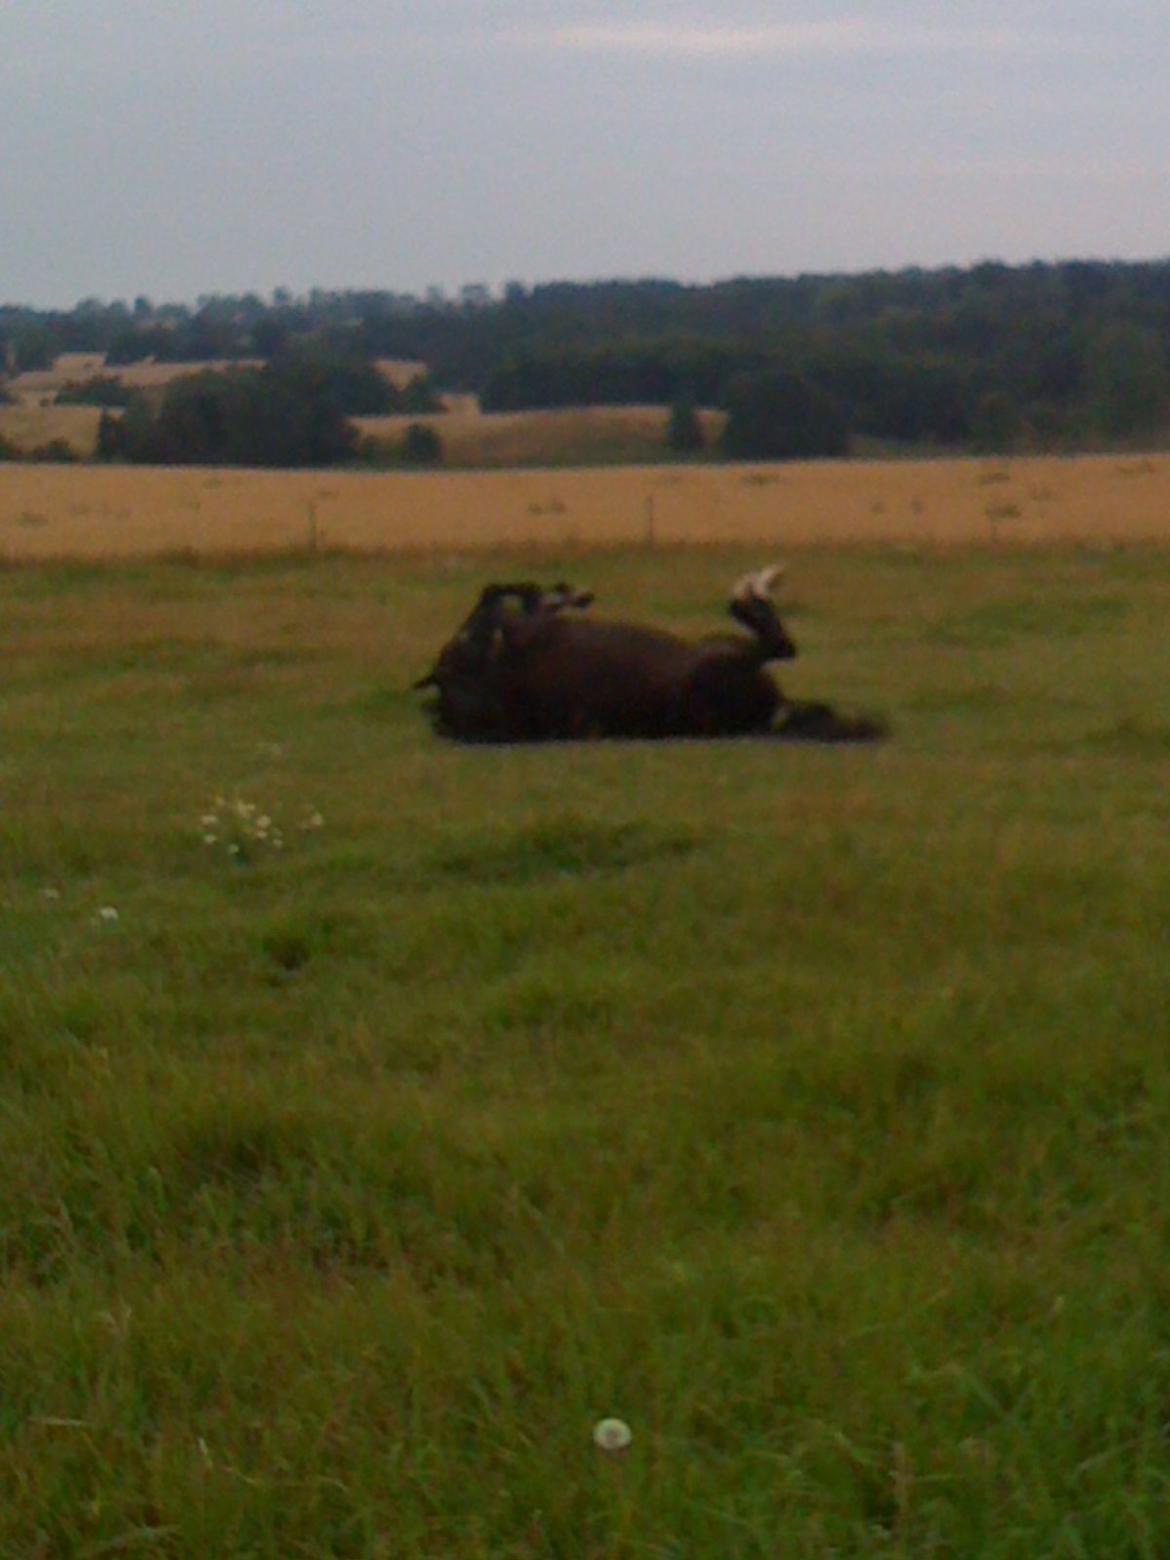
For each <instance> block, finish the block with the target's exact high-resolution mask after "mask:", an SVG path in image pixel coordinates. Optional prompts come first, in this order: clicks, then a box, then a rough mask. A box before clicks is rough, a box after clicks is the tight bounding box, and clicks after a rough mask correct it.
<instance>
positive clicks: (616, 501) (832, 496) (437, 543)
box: [0, 455, 1170, 562]
mask: <svg viewBox="0 0 1170 1560" xmlns="http://www.w3.org/2000/svg"><path fill="white" fill-rule="evenodd" d="M1167 538H1170V456H1161V455H1159V456H1120V455H1109V456H1078V457H1068V458H1056V457H1053V458H1028V459H1014V460H997V459H966V460H939V461H922V462H900V461H890V462H882V461H875V462H869V461H842V462H809V463H801V464H791V465H783V466H777V465H772V466H747V465H696V466H639V467H608V468H601V469H570V470H560V469H557V470H551V469H550V470H534V471H508V472H503V471H501V472H483V471H481V472H433V473H431V472H428V473H415V472H412V473H405V472H403V473H385V472H377V473H374V472H371V473H366V472H350V471H295V472H275V471H241V470H219V469H212V468H167V469H157V468H130V467H124V466H113V467H107V466H53V465H21V464H10V465H5V466H2V467H0V559H3V560H7V561H14V562H15V561H20V560H24V559H38V558H42V559H47V558H55V557H56V558H61V557H74V558H92V559H100V558H115V557H133V556H151V555H160V554H168V553H177V552H190V553H195V554H230V553H237V552H239V553H256V552H280V551H287V550H290V549H300V548H311V549H313V548H321V549H324V548H348V549H354V550H357V551H371V552H409V551H427V550H429V549H439V550H443V551H452V550H454V551H460V550H465V549H466V550H471V551H487V550H492V549H507V548H520V547H523V548H528V549H532V548H536V549H540V548H542V547H545V546H547V547H548V548H550V549H555V550H559V551H564V550H565V549H566V548H567V549H570V550H571V549H573V548H576V547H580V548H581V549H587V548H591V547H606V546H625V545H629V544H631V543H633V544H645V545H655V546H674V545H704V544H719V545H725V544H749V545H755V544H757V543H759V544H760V545H762V546H767V547H779V548H784V547H788V546H805V545H815V544H830V545H836V544H861V545H866V544H883V543H889V544H895V545H902V546H911V547H934V546H950V545H987V544H1006V545H1010V544H1023V545H1028V546H1034V545H1044V544H1047V543H1060V542H1072V543H1080V544H1102V545H1117V544H1126V543H1137V542H1157V541H1165V540H1166V539H1167Z"/></svg>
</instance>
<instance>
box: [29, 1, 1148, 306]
mask: <svg viewBox="0 0 1170 1560" xmlns="http://www.w3.org/2000/svg"><path fill="white" fill-rule="evenodd" d="M1168 254H1170V4H1167V3H1166V0H1011V3H1006V0H951V3H950V4H945V3H943V0H839V3H838V0H826V3H824V4H816V3H814V0H786V3H776V4H767V3H765V0H722V3H720V4H718V5H716V4H703V3H700V0H605V3H603V0H414V3H411V0H0V302H23V303H33V304H37V305H42V306H44V305H61V306H68V305H71V304H72V303H74V302H76V301H77V300H78V299H79V298H81V297H84V296H87V295H96V296H98V297H100V298H104V299H112V298H126V299H132V298H133V297H135V296H136V295H137V294H146V295H148V296H150V297H151V298H153V299H154V300H155V301H157V302H161V301H168V300H185V301H193V300H194V299H195V298H196V296H197V295H198V294H200V293H204V292H241V291H246V290H249V289H252V290H256V291H258V292H261V293H269V292H270V291H271V290H272V289H273V288H274V287H276V286H281V285H283V286H287V287H290V288H292V289H293V290H294V291H302V290H304V289H307V288H309V287H312V286H322V287H385V288H389V289H392V290H395V291H403V292H421V291H423V290H424V289H425V288H426V287H428V286H430V285H439V286H442V287H444V288H446V289H448V290H452V289H456V288H458V287H459V286H461V285H462V284H464V283H476V282H482V283H487V284H489V285H491V286H493V287H495V286H498V285H500V284H501V283H503V282H505V281H508V280H513V279H514V280H519V281H524V282H533V281H541V280H548V279H552V278H571V279H587V278H592V277H601V276H623V277H635V276H664V277H675V278H678V279H680V280H694V281H704V280H711V279H714V278H719V277H727V276H732V275H740V274H753V275H787V274H792V273H795V272H800V271H826V270H833V271H837V270H842V271H858V270H866V269H870V268H874V267H897V266H902V265H909V264H920V265H927V266H932V265H938V264H945V263H951V262H955V263H959V264H966V263H969V262H972V261H975V260H979V259H984V258H996V259H1004V260H1008V261H1021V260H1029V259H1034V258H1040V259H1058V258H1069V257H1105V258H1155V257H1164V256H1166V255H1168Z"/></svg>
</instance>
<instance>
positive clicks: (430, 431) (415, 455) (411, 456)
mask: <svg viewBox="0 0 1170 1560" xmlns="http://www.w3.org/2000/svg"><path fill="white" fill-rule="evenodd" d="M401 458H402V461H403V464H404V465H407V466H437V465H439V464H440V463H441V461H442V459H443V441H442V439H441V438H440V437H439V434H438V432H437V431H436V430H435V429H434V428H432V427H431V426H430V424H429V423H411V424H410V426H409V427H408V428H407V430H406V433H405V435H404V437H403V440H402V450H401Z"/></svg>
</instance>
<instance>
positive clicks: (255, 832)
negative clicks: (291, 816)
mask: <svg viewBox="0 0 1170 1560" xmlns="http://www.w3.org/2000/svg"><path fill="white" fill-rule="evenodd" d="M324 826H325V819H324V818H323V817H322V816H321V814H320V813H319V812H318V811H317V809H316V808H315V807H305V808H303V809H302V811H301V816H300V818H299V820H298V822H297V825H296V827H297V829H298V830H299V831H300V832H302V833H307V832H309V831H311V830H314V829H321V828H324ZM199 829H200V833H201V835H202V838H203V843H204V845H206V846H207V848H208V849H209V850H214V851H220V850H222V851H223V852H224V854H225V855H226V856H228V858H229V859H230V860H231V861H234V862H235V863H236V864H237V865H238V866H244V865H247V864H248V863H250V862H253V861H256V860H257V859H259V857H260V856H262V855H263V854H265V853H266V852H268V851H282V850H283V849H284V847H285V829H284V827H283V826H282V825H281V823H280V822H279V821H278V820H277V818H276V817H275V816H274V815H273V813H271V812H265V811H264V810H263V808H261V807H260V806H259V805H258V804H257V803H256V802H249V801H245V800H244V799H243V798H242V797H239V796H235V797H231V798H229V797H226V796H216V797H214V798H213V799H212V805H211V807H210V808H208V810H207V811H206V812H205V813H203V814H202V816H201V817H200V819H199Z"/></svg>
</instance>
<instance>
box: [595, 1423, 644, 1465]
mask: <svg viewBox="0 0 1170 1560" xmlns="http://www.w3.org/2000/svg"><path fill="white" fill-rule="evenodd" d="M633 1439H634V1433H633V1431H632V1430H631V1429H630V1427H629V1425H628V1424H626V1422H625V1420H624V1419H599V1420H598V1421H597V1423H596V1424H595V1425H594V1426H593V1444H594V1446H596V1447H597V1449H598V1451H602V1452H605V1453H606V1455H607V1456H609V1457H620V1456H621V1454H622V1453H623V1452H625V1451H628V1449H629V1445H630V1442H631V1441H632V1440H633Z"/></svg>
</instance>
